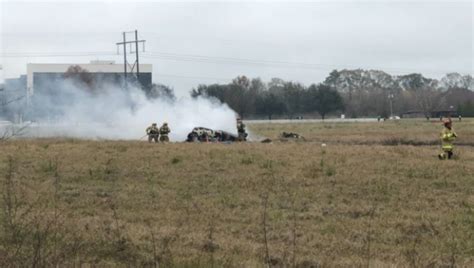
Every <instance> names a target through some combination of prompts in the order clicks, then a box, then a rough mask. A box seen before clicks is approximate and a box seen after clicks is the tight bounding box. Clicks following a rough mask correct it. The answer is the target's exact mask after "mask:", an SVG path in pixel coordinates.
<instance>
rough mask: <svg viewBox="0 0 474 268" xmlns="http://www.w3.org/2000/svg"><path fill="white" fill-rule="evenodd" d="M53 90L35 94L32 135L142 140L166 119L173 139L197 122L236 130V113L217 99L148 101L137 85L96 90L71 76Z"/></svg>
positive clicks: (184, 136) (29, 133)
mask: <svg viewBox="0 0 474 268" xmlns="http://www.w3.org/2000/svg"><path fill="white" fill-rule="evenodd" d="M50 88H52V89H51V90H49V91H47V92H36V93H35V95H34V104H32V105H31V107H30V108H29V115H30V116H31V118H35V119H34V120H33V123H32V124H31V125H30V127H29V128H28V130H27V133H26V136H28V137H74V138H85V139H115V140H116V139H126V140H138V139H140V138H145V137H144V135H145V129H146V127H148V126H149V125H151V123H157V124H158V126H161V125H162V124H163V123H164V122H167V123H168V125H169V127H170V128H171V133H170V135H169V136H170V139H171V141H184V140H185V139H186V137H187V134H188V133H189V132H191V130H192V129H193V128H194V127H196V126H202V127H208V128H212V129H219V130H225V131H228V132H230V133H236V126H235V119H236V113H235V112H234V111H233V110H232V109H230V108H229V107H228V106H227V105H226V104H222V103H220V102H219V101H218V100H215V99H209V98H202V97H198V98H191V97H183V98H180V99H178V100H170V99H163V98H160V99H148V98H147V97H146V95H145V93H144V91H143V90H141V89H139V88H136V87H129V88H128V89H127V90H124V89H123V88H121V87H118V86H116V85H111V84H108V85H103V86H101V88H100V90H95V91H91V90H90V89H85V87H84V86H80V85H78V84H77V83H73V82H71V81H68V80H66V81H62V82H60V83H58V82H55V83H52V84H51V85H50Z"/></svg>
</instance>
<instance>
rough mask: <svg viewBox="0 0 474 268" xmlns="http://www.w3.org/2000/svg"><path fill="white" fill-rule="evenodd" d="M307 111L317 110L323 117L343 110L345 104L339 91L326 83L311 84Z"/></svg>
mask: <svg viewBox="0 0 474 268" xmlns="http://www.w3.org/2000/svg"><path fill="white" fill-rule="evenodd" d="M306 103H307V106H306V107H307V111H310V112H312V111H316V112H318V113H319V114H320V115H321V117H322V118H323V120H324V118H325V117H326V115H327V114H329V113H331V112H335V111H338V110H343V109H344V105H343V102H342V97H341V95H339V93H338V92H337V91H335V90H333V89H331V88H330V87H329V86H327V85H324V84H319V85H317V86H316V85H314V84H313V85H311V86H310V87H309V88H308V92H307V102H306Z"/></svg>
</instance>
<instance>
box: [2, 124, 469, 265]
mask: <svg viewBox="0 0 474 268" xmlns="http://www.w3.org/2000/svg"><path fill="white" fill-rule="evenodd" d="M390 124H392V123H390ZM420 124H421V123H420ZM468 124H472V123H466V127H465V128H464V127H462V126H461V124H458V125H455V127H457V128H456V130H457V132H458V134H459V136H460V137H463V138H464V139H467V138H465V137H468V138H469V139H470V140H468V141H470V142H472V141H474V138H472V137H473V135H474V133H473V131H474V130H473V128H470V127H469V128H468V127H467V125H468ZM330 126H331V127H330V128H328V127H326V126H325V125H322V124H311V125H299V124H296V125H284V126H279V125H252V126H250V127H251V129H252V130H253V131H254V132H257V133H259V134H261V135H262V136H263V135H265V136H270V137H276V136H277V135H278V133H279V132H280V131H284V130H285V129H287V128H291V130H292V131H295V132H300V134H302V135H303V136H305V137H307V138H309V139H310V140H311V141H325V142H326V143H328V146H327V147H325V148H322V147H321V146H320V144H319V143H317V142H297V143H292V142H289V143H273V144H259V143H239V144H165V145H162V144H158V145H155V144H152V145H149V144H148V143H145V142H126V141H79V140H51V139H48V140H13V141H8V142H4V143H0V150H1V152H2V154H1V155H0V170H1V172H2V173H1V175H0V178H1V179H2V182H3V183H2V184H1V187H2V189H0V192H1V193H2V194H3V198H2V209H1V211H2V214H1V217H2V228H1V236H0V265H1V266H32V265H33V264H36V265H38V266H55V265H59V266H79V265H85V264H87V265H89V266H90V265H92V266H115V265H122V266H148V267H158V266H160V267H163V266H165V267H169V266H176V267H196V266H201V267H210V266H216V267H220V266H236V267H264V266H267V264H268V265H269V266H289V267H293V266H295V267H317V266H318V265H322V266H371V267H383V266H385V267H393V266H416V267H418V266H430V265H431V266H435V267H436V266H446V267H448V266H450V265H453V266H466V267H469V266H473V265H474V259H473V256H474V211H473V209H474V195H473V191H474V190H473V189H474V176H473V174H474V164H473V163H474V150H473V149H472V147H470V146H458V147H457V148H456V150H457V154H458V155H459V157H458V158H457V159H455V160H453V161H439V160H437V159H436V154H437V152H438V147H437V146H421V147H415V146H405V145H399V146H383V145H373V146H368V145H350V144H349V142H350V141H359V140H361V139H363V137H370V139H371V140H372V139H373V140H374V141H376V140H378V141H381V140H383V139H385V138H386V137H385V135H386V133H391V135H393V136H394V137H401V136H405V135H406V137H411V135H414V137H415V138H417V139H425V137H424V136H423V135H422V134H424V133H428V132H429V133H430V135H431V132H430V131H431V130H433V131H435V132H436V133H435V134H433V135H432V136H433V137H435V136H436V135H437V131H438V130H439V125H437V126H436V127H434V126H433V127H431V125H423V127H419V125H418V124H417V123H416V124H415V123H413V122H410V123H407V125H406V126H405V127H403V128H401V129H400V130H397V129H398V128H396V127H395V126H392V125H388V124H383V125H382V124H340V125H330ZM425 126H426V129H425V128H424V127H425ZM471 126H472V125H471ZM427 129H428V130H427ZM397 135H398V136H397ZM430 137H431V136H430ZM430 139H431V138H430ZM341 141H343V142H346V143H347V144H341ZM9 196H10V198H9ZM12 196H14V197H12ZM8 200H10V202H7V201H8ZM9 203H12V204H13V206H10V207H15V208H16V211H17V213H13V214H12V213H8V211H11V210H8V206H7V205H8V204H9ZM12 234H16V238H15V237H13V235H12ZM265 237H266V241H267V242H266V243H265ZM19 240H22V241H21V242H19ZM266 248H268V250H267V249H266ZM267 253H268V257H267V256H266V255H267Z"/></svg>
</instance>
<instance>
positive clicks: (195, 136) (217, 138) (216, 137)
mask: <svg viewBox="0 0 474 268" xmlns="http://www.w3.org/2000/svg"><path fill="white" fill-rule="evenodd" d="M247 136H248V133H246V132H245V134H244V135H240V136H238V135H234V134H232V133H230V132H227V131H224V130H213V129H210V128H205V127H195V128H193V130H192V131H191V132H190V133H189V134H188V137H187V139H186V141H187V142H236V141H247Z"/></svg>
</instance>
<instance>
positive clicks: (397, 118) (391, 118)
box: [388, 116, 400, 120]
mask: <svg viewBox="0 0 474 268" xmlns="http://www.w3.org/2000/svg"><path fill="white" fill-rule="evenodd" d="M388 119H389V120H400V116H390V117H389V118H388Z"/></svg>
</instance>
